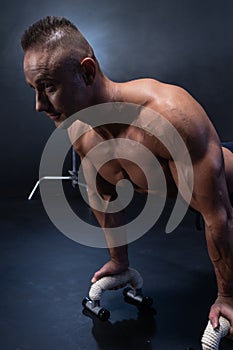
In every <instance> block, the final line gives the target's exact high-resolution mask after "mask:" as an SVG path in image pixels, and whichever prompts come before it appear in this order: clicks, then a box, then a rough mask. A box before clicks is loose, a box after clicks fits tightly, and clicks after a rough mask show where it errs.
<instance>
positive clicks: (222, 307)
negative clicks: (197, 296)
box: [209, 296, 233, 339]
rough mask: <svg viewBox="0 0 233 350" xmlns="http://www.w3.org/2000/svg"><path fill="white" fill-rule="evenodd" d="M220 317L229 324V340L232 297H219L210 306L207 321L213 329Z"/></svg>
mask: <svg viewBox="0 0 233 350" xmlns="http://www.w3.org/2000/svg"><path fill="white" fill-rule="evenodd" d="M220 316H223V317H225V318H226V319H227V320H228V321H229V322H230V324H231V328H230V332H229V335H230V336H229V338H231V339H233V297H222V296H219V297H218V298H217V299H216V301H215V303H214V304H213V305H212V307H211V309H210V313H209V319H210V322H211V324H212V326H213V328H214V329H215V328H217V327H218V326H219V317H220Z"/></svg>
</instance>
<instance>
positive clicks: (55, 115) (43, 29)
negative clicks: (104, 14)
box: [21, 16, 102, 125]
mask: <svg viewBox="0 0 233 350" xmlns="http://www.w3.org/2000/svg"><path fill="white" fill-rule="evenodd" d="M21 45H22V48H23V51H24V53H25V56H24V72H25V77H26V80H27V82H28V84H29V85H30V86H32V87H33V88H34V89H35V92H36V110H37V111H38V112H42V111H44V112H46V114H47V115H48V116H50V117H51V119H53V120H54V121H55V124H56V125H59V124H60V123H61V122H63V121H64V120H65V119H67V118H68V117H69V116H70V115H72V114H74V113H75V112H77V111H79V110H81V109H83V108H86V107H88V106H90V105H92V104H94V103H95V96H94V95H95V91H94V90H95V89H94V85H95V78H96V74H97V73H98V74H100V75H101V74H102V73H101V71H100V68H99V65H98V62H97V60H96V58H95V55H94V52H93V49H92V48H91V46H90V45H89V43H88V42H87V40H86V39H85V38H84V37H83V35H82V34H81V32H80V31H79V30H78V29H77V28H76V27H75V25H74V24H72V23H71V22H70V21H68V20H67V19H65V18H61V17H52V16H48V17H46V18H44V19H41V20H39V21H38V22H36V23H34V24H33V25H32V26H30V27H29V28H28V29H27V30H26V31H25V32H24V34H23V36H22V38H21Z"/></svg>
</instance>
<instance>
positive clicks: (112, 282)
mask: <svg viewBox="0 0 233 350" xmlns="http://www.w3.org/2000/svg"><path fill="white" fill-rule="evenodd" d="M127 283H128V284H130V285H131V286H132V287H133V288H134V289H140V288H142V285H143V279H142V276H141V275H140V273H139V272H138V271H137V270H134V269H131V268H129V269H128V270H126V271H124V272H122V273H120V274H118V275H113V276H106V277H102V278H101V279H100V280H98V281H97V282H95V283H93V284H92V286H91V289H90V291H89V297H90V299H91V300H93V301H96V300H100V299H101V295H102V293H103V292H104V291H105V290H107V289H112V288H115V287H118V286H119V285H121V284H127Z"/></svg>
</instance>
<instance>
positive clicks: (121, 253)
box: [92, 210, 129, 268]
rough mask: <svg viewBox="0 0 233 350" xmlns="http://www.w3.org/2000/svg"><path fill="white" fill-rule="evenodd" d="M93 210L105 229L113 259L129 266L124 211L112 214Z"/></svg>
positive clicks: (117, 262)
mask: <svg viewBox="0 0 233 350" xmlns="http://www.w3.org/2000/svg"><path fill="white" fill-rule="evenodd" d="M92 211H93V213H94V215H95V217H96V219H97V220H98V222H99V224H100V226H101V227H102V229H103V231H104V234H105V239H106V242H107V246H108V249H109V253H110V257H111V260H112V261H113V262H114V263H116V264H120V265H122V266H123V265H125V268H127V267H128V266H129V259H128V248H127V236H126V231H125V226H124V224H125V220H124V212H118V213H114V214H111V213H104V212H99V211H97V210H92ZM113 229H115V230H113Z"/></svg>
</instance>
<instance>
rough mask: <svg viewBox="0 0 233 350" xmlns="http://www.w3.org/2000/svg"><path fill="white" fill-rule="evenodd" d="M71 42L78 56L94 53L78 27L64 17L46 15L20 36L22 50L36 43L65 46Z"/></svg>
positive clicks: (92, 55)
mask: <svg viewBox="0 0 233 350" xmlns="http://www.w3.org/2000/svg"><path fill="white" fill-rule="evenodd" d="M69 42H70V43H71V44H72V46H73V48H74V49H77V50H78V51H79V53H80V57H83V58H84V57H92V58H93V59H95V55H94V52H93V49H92V47H91V46H90V45H89V43H88V41H87V40H86V39H85V38H84V36H83V35H82V33H81V32H80V31H79V30H78V28H77V27H76V26H75V25H74V24H73V23H71V22H70V21H69V20H68V19H66V18H64V17H55V16H47V17H45V18H42V19H40V20H39V21H37V22H35V23H34V24H32V25H31V26H30V27H28V28H27V29H26V30H25V32H24V33H23V35H22V37H21V46H22V49H23V51H24V52H26V51H27V50H28V49H30V48H32V47H35V46H36V45H49V44H51V45H55V46H59V45H61V46H65V47H66V46H67V45H68V43H69Z"/></svg>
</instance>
